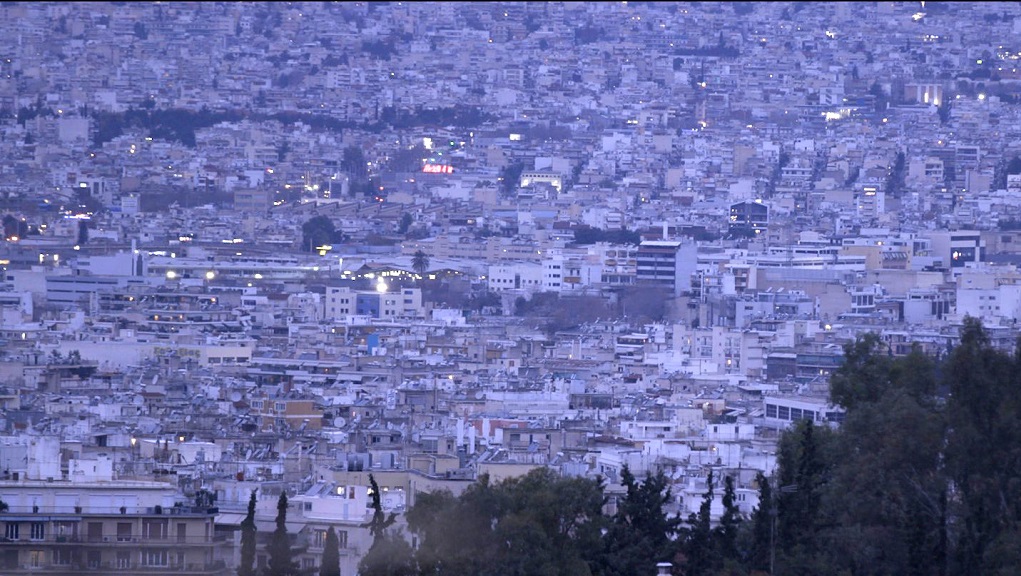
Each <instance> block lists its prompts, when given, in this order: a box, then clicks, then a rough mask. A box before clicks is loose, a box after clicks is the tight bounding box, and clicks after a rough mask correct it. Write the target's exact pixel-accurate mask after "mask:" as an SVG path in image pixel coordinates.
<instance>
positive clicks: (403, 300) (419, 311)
mask: <svg viewBox="0 0 1021 576" xmlns="http://www.w3.org/2000/svg"><path fill="white" fill-rule="evenodd" d="M376 286H377V290H376V291H372V290H353V289H351V288H349V287H347V286H329V287H327V288H326V306H325V309H326V314H325V316H326V318H331V319H336V320H340V319H344V318H349V317H351V316H367V317H369V318H381V319H396V318H406V317H416V318H421V317H424V316H425V309H424V308H423V307H422V291H421V290H420V289H418V288H401V289H399V290H393V291H390V290H389V289H388V288H387V287H386V284H385V283H384V282H381V283H379V284H377V285H376Z"/></svg>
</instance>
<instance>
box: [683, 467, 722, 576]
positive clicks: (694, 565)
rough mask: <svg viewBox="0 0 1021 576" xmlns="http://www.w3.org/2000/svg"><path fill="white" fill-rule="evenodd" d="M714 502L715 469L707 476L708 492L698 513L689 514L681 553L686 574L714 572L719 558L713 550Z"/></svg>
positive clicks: (688, 575) (694, 575) (699, 575)
mask: <svg viewBox="0 0 1021 576" xmlns="http://www.w3.org/2000/svg"><path fill="white" fill-rule="evenodd" d="M712 504H713V471H712V470H711V469H710V470H709V475H708V476H707V477H706V492H705V494H704V495H703V496H702V504H701V505H700V506H699V508H698V512H697V513H692V514H690V515H688V526H687V528H685V530H684V538H683V539H682V540H681V546H680V549H681V553H682V556H683V567H684V574H685V576H704V575H708V574H712V573H713V568H714V567H715V565H716V564H717V563H718V558H716V555H715V554H714V552H713V549H712V548H713V542H712V527H711V525H710V519H711V518H710V510H711V509H712Z"/></svg>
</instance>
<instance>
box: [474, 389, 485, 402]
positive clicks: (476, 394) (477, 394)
mask: <svg viewBox="0 0 1021 576" xmlns="http://www.w3.org/2000/svg"><path fill="white" fill-rule="evenodd" d="M483 396H485V394H483V392H482V391H481V390H479V391H478V392H476V393H475V399H476V400H482V397H483Z"/></svg>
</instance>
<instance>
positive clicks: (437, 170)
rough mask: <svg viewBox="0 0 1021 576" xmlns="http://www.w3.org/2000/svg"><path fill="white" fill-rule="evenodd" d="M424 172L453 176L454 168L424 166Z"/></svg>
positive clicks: (434, 165) (439, 165) (440, 165)
mask: <svg viewBox="0 0 1021 576" xmlns="http://www.w3.org/2000/svg"><path fill="white" fill-rule="evenodd" d="M422 172H425V173H426V174H453V173H454V167H453V166H449V165H447V164H426V165H425V166H422Z"/></svg>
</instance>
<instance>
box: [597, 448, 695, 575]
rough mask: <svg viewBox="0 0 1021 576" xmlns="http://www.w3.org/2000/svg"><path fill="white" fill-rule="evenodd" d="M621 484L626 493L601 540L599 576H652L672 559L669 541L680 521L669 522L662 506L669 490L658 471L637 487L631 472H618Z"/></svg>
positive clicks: (627, 470) (668, 498) (665, 480)
mask: <svg viewBox="0 0 1021 576" xmlns="http://www.w3.org/2000/svg"><path fill="white" fill-rule="evenodd" d="M621 484H623V485H624V487H625V489H626V490H627V492H626V494H625V496H624V498H622V499H621V500H620V502H618V504H617V512H616V514H614V515H613V518H612V519H611V520H610V525H609V527H608V528H607V531H606V534H605V536H604V537H603V553H602V555H601V556H600V562H599V570H598V572H599V573H601V574H606V575H610V574H633V575H635V576H640V575H642V574H648V575H652V574H655V573H656V564H657V563H658V562H668V561H670V560H671V559H672V558H673V554H672V550H673V544H672V541H671V539H672V538H673V536H675V535H676V534H677V532H678V528H679V527H680V518H669V517H667V515H666V513H665V512H664V511H663V505H664V504H666V503H667V502H669V501H670V487H669V484H668V480H667V478H666V476H665V475H664V474H663V472H662V471H660V472H658V473H656V474H650V475H648V476H647V477H646V478H645V480H644V481H643V482H642V483H641V484H639V483H638V482H636V480H635V477H634V475H633V474H632V473H631V470H630V469H629V468H628V467H627V466H625V467H624V468H623V470H621Z"/></svg>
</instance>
